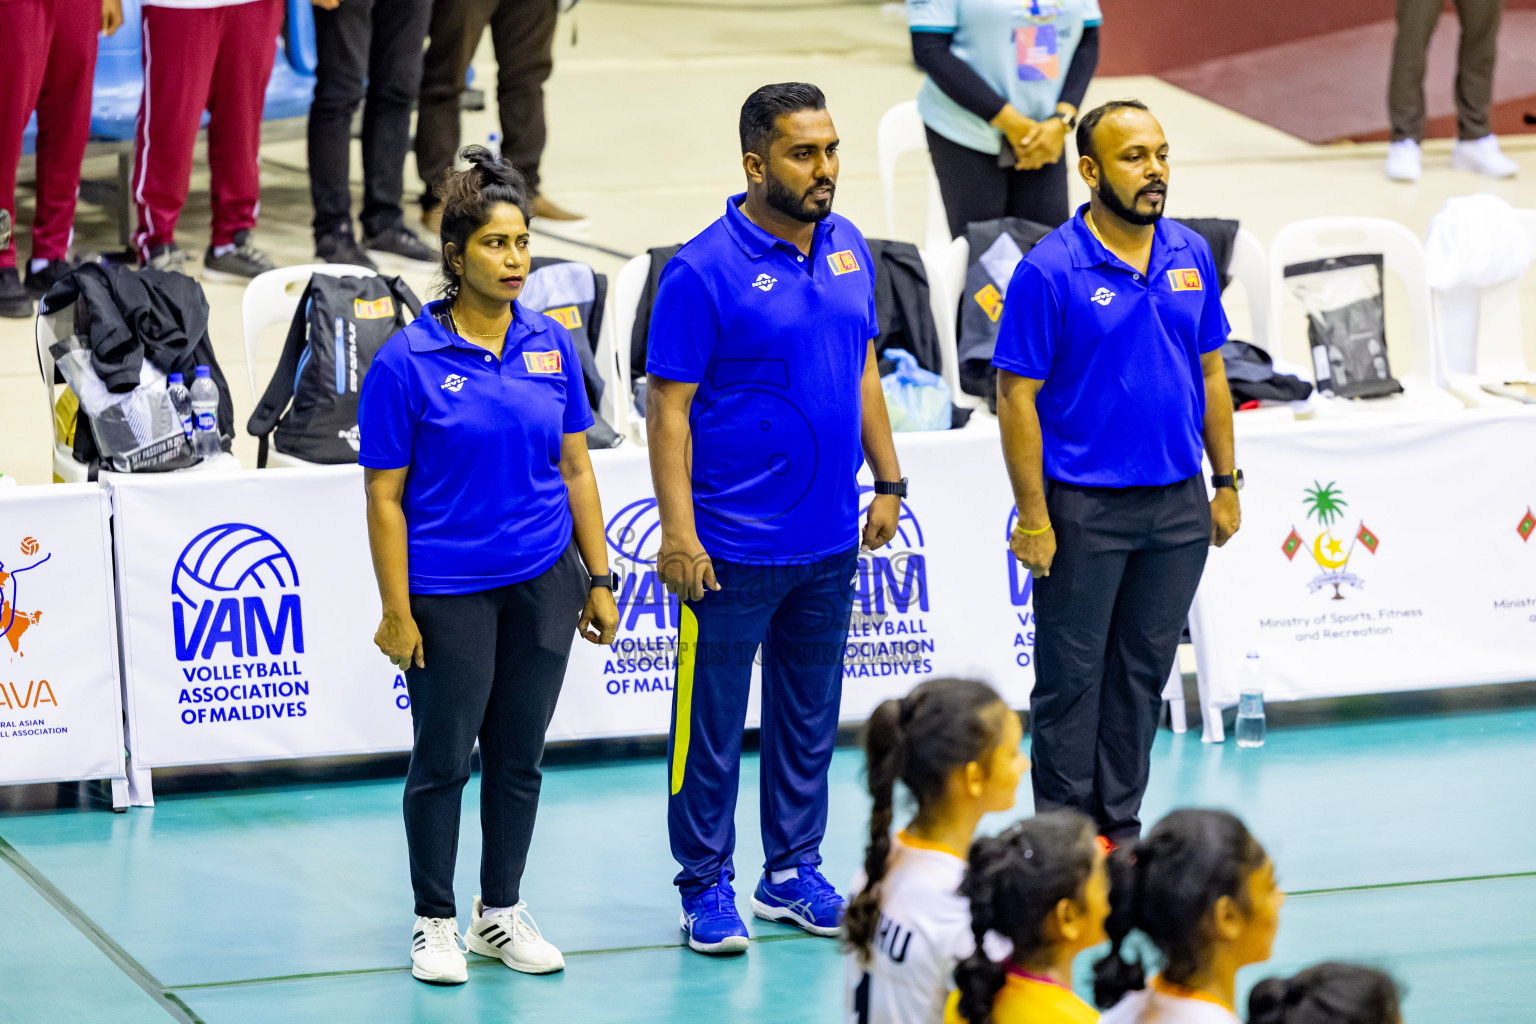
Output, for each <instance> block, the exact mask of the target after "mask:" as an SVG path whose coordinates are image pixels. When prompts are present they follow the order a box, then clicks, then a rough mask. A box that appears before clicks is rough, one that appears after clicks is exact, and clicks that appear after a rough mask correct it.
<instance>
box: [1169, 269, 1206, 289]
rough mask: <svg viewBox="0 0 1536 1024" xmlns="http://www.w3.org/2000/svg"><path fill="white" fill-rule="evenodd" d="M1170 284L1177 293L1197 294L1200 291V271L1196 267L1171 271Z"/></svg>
mask: <svg viewBox="0 0 1536 1024" xmlns="http://www.w3.org/2000/svg"><path fill="white" fill-rule="evenodd" d="M1168 282H1169V284H1171V285H1172V286H1173V290H1174V291H1176V292H1197V291H1199V290H1200V271H1198V270H1196V269H1195V268H1194V267H1190V268H1189V269H1187V270H1170V271H1168Z"/></svg>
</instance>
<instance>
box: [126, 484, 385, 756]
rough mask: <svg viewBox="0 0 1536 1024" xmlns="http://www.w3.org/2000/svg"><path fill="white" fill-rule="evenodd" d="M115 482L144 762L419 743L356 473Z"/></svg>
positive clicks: (134, 724)
mask: <svg viewBox="0 0 1536 1024" xmlns="http://www.w3.org/2000/svg"><path fill="white" fill-rule="evenodd" d="M110 486H111V492H112V502H113V510H114V514H115V516H116V526H117V531H116V536H117V570H118V582H119V594H120V601H121V616H122V622H123V659H124V665H125V668H126V675H127V680H126V681H127V694H128V709H129V741H130V747H131V749H132V751H133V757H134V766H135V768H136V769H137V768H150V767H161V766H166V765H182V764H205V763H218V762H227V761H251V760H266V759H279V758H292V757H312V756H322V755H333V754H358V753H370V752H376V751H391V750H406V749H409V748H410V745H411V723H410V710H409V709H410V701H409V699H408V697H407V695H406V689H405V680H404V678H403V677H402V676H400V675H399V674H398V673H397V672H396V671H395V669H394V667H393V666H392V665H390V663H389V662H388V661H387V660H386V659H385V658H384V656H383V655H382V654H380V653H379V651H378V648H376V647H375V646H374V643H373V635H374V631H375V630H376V629H377V628H378V624H379V598H378V590H377V588H376V587H375V584H374V577H373V568H372V562H371V560H370V557H369V552H368V526H367V520H366V518H365V508H364V497H363V474H362V470H361V469H359V468H357V467H356V466H344V467H341V466H339V467H327V468H318V469H284V470H258V471H254V472H239V473H221V474H214V473H180V474H166V475H163V476H158V477H149V476H137V477H129V476H124V475H112V476H111V484H110Z"/></svg>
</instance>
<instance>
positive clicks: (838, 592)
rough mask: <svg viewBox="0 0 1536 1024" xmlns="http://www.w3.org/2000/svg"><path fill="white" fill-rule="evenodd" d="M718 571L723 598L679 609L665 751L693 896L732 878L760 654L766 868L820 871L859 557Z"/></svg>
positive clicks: (680, 855) (683, 874) (677, 836)
mask: <svg viewBox="0 0 1536 1024" xmlns="http://www.w3.org/2000/svg"><path fill="white" fill-rule="evenodd" d="M714 568H715V580H716V582H718V583H719V584H720V589H719V590H712V591H706V592H705V594H704V597H703V598H702V599H701V600H699V601H691V602H685V603H684V604H683V607H682V625H681V630H680V635H679V638H678V640H679V642H678V656H677V681H676V686H675V689H674V692H673V697H672V729H671V736H670V739H669V742H668V758H667V760H668V765H669V768H670V772H669V781H670V787H669V788H670V792H671V798H670V800H669V801H668V803H667V830H668V832H669V834H670V836H671V840H672V856H673V857H675V858H676V859H677V862H678V864H680V865H681V866H682V870H681V871H679V872H678V874H677V877H676V878H675V879H674V881H675V882H676V883H677V885H678V886H679V887H680V888H681V889H682V891H683V894H684V895H689V896H691V895H694V894H696V893H698V892H700V891H702V890H704V889H706V888H708V887H709V886H711V885H714V884H715V883H716V882H717V881H719V879H720V872H721V870H722V869H724V870H726V871H729V872H731V877H734V876H735V872H734V869H733V867H732V863H731V854H732V852H733V851H734V850H735V847H736V791H737V788H738V783H739V779H740V774H741V734H742V730H743V728H744V727H745V725H746V719H747V693H748V690H749V688H750V685H751V679H752V662H753V660H754V657H755V656H756V654H757V650H758V645H759V644H761V645H762V666H763V684H762V701H763V717H762V727H761V732H760V740H761V755H760V761H761V769H760V775H761V778H762V783H761V784H762V795H761V796H762V828H763V854H764V867H765V869H766V870H769V871H779V870H783V869H786V868H793V867H798V866H799V865H800V864H801V862H802V861H809V862H810V863H812V864H820V863H821V853H820V847H821V838H822V836H823V835H824V834H825V833H826V830H827V767H828V765H829V764H830V763H831V761H832V748H833V745H834V743H835V742H836V739H837V720H838V710H839V707H840V705H841V703H842V694H843V650H844V648H845V647H846V645H847V643H848V619H849V616H850V614H851V613H852V611H853V596H854V590H853V580H854V576H855V574H856V573H857V570H858V551H857V550H851V551H848V552H846V553H845V554H841V555H836V556H834V557H832V558H828V559H825V560H823V561H820V562H814V563H811V564H809V565H790V566H783V565H781V566H769V565H741V564H736V563H728V562H720V561H716V562H715V563H714Z"/></svg>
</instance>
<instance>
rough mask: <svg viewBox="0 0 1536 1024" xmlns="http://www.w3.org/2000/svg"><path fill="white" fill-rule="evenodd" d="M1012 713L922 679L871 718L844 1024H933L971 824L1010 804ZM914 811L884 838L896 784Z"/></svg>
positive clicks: (973, 686)
mask: <svg viewBox="0 0 1536 1024" xmlns="http://www.w3.org/2000/svg"><path fill="white" fill-rule="evenodd" d="M1022 739H1023V729H1022V728H1021V727H1020V725H1019V716H1018V715H1017V714H1015V713H1014V712H1013V710H1012V709H1010V708H1009V707H1008V705H1006V704H1004V703H1003V700H1002V698H1001V697H999V696H998V695H997V692H996V691H995V690H993V689H992V688H991V687H990V686H987V685H986V684H985V683H978V682H972V681H969V680H962V679H932V680H929V681H928V682H926V683H923V684H921V685H920V686H918V687H916V688H915V689H913V691H912V692H911V693H910V694H908V695H907V696H905V697H903V698H902V699H901V700H888V701H885V702H884V703H883V704H881V705H880V706H879V707H877V708H876V709H875V712H874V714H873V715H872V716H871V717H870V720H869V727H868V731H867V732H866V734H865V741H864V742H865V752H866V754H867V757H868V775H869V792H870V796H872V797H873V798H874V809H873V811H872V812H871V814H870V822H869V849H868V851H867V852H866V854H865V858H864V870H863V871H861V872H860V873H859V875H858V877H857V878H855V879H854V882H853V885H852V887H851V891H852V892H854V893H855V894H856V895H854V896H853V898H852V899H851V900H850V901H849V904H848V909H847V911H846V912H845V914H844V917H843V927H844V948H845V950H846V955H845V957H844V963H845V978H846V983H845V986H844V993H845V998H844V1008H845V1019H846V1021H847V1022H848V1024H938V1022H939V1021H941V1020H942V1019H943V1016H944V1000H945V998H946V997H947V996H948V995H949V990H950V987H951V974H952V972H953V971H954V967H955V963H956V962H957V961H959V960H960V959H962V958H963V957H966V956H968V955H970V951H971V946H972V940H971V921H970V910H969V907H968V906H967V903H966V900H965V898H964V897H963V896H961V895H960V893H959V889H960V882H961V880H962V879H963V878H964V876H965V858H966V854H967V852H968V851H969V850H970V846H971V837H972V836H973V835H974V834H975V832H976V825H977V823H978V822H980V821H981V817H982V815H984V814H987V813H988V812H991V811H1006V810H1008V809H1009V808H1010V807H1012V806H1013V801H1014V793H1015V791H1016V790H1017V789H1018V786H1019V780H1020V778H1022V776H1023V774H1024V772H1026V771H1027V770H1028V769H1029V760H1028V759H1027V758H1026V757H1025V756H1024V754H1023V752H1022V751H1021V750H1020V749H1019V744H1020V742H1021V741H1022ZM898 780H899V781H900V782H901V783H902V784H903V785H904V786H906V788H907V790H908V791H909V792H910V793H911V794H912V795H913V797H915V798H916V800H917V813H916V815H915V816H914V817H913V818H912V820H911V821H910V822H909V823H908V824H907V827H906V828H905V829H904V830H902V831H901V832H899V833H897V834H896V835H895V836H894V837H893V836H892V835H891V823H892V821H891V819H892V816H893V810H894V807H893V804H894V800H895V787H896V782H897V781H898Z"/></svg>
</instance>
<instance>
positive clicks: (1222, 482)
mask: <svg viewBox="0 0 1536 1024" xmlns="http://www.w3.org/2000/svg"><path fill="white" fill-rule="evenodd" d="M1211 486H1212V487H1215V488H1217V489H1218V490H1219V489H1221V488H1223V487H1230V488H1232V489H1233V490H1234V491H1240V490H1242V489H1243V471H1242V470H1240V469H1234V470H1233V471H1232V472H1230V473H1223V474H1221V475H1219V476H1212V477H1211Z"/></svg>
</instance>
